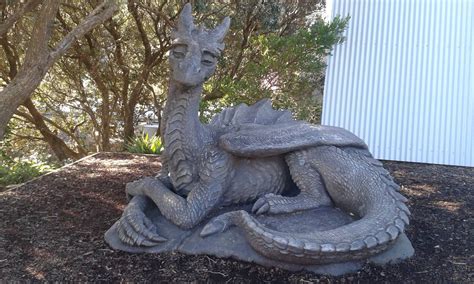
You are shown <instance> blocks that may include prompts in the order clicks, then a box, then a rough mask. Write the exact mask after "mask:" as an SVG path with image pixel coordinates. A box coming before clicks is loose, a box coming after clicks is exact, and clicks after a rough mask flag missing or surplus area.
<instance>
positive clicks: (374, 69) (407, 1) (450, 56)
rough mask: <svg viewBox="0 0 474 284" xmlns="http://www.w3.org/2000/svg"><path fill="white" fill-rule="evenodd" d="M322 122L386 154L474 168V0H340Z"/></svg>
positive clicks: (335, 5)
mask: <svg viewBox="0 0 474 284" xmlns="http://www.w3.org/2000/svg"><path fill="white" fill-rule="evenodd" d="M328 4H329V8H330V15H331V17H334V16H335V15H341V16H345V15H350V16H351V20H350V22H349V28H348V30H347V32H346V37H347V39H346V41H345V42H344V43H343V44H342V45H339V46H337V47H336V48H335V50H334V52H333V56H332V57H330V58H329V61H328V69H327V74H326V85H325V92H324V102H323V115H322V123H323V124H325V125H333V126H340V127H344V128H346V129H348V130H350V131H352V132H353V133H355V134H356V135H358V136H359V137H361V138H363V139H364V140H365V141H366V143H367V144H368V145H369V148H370V150H371V151H372V153H373V154H374V155H375V156H376V157H377V158H379V159H387V160H398V161H412V162H424V163H435V164H448V165H463V166H474V48H473V44H474V0H399V1H396V0H391V1H390V0H350V1H345V0H333V1H329V3H328Z"/></svg>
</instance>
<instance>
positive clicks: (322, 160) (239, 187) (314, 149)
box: [117, 4, 410, 264]
mask: <svg viewBox="0 0 474 284" xmlns="http://www.w3.org/2000/svg"><path fill="white" fill-rule="evenodd" d="M229 25H230V20H229V18H226V19H224V21H223V22H222V23H221V24H220V25H219V26H218V27H216V28H215V29H213V30H207V29H204V28H202V27H197V26H195V25H194V23H193V20H192V15H191V6H190V5H189V4H187V5H186V6H185V7H184V8H183V10H182V12H181V14H180V16H179V20H178V23H177V27H176V29H175V30H174V32H173V33H172V38H173V44H172V48H171V50H170V55H169V61H170V66H171V79H170V86H169V94H168V99H167V105H166V108H165V112H164V125H163V129H162V137H163V138H164V145H165V151H164V153H163V155H162V159H163V167H162V170H161V172H160V174H159V175H158V176H157V177H155V178H151V177H150V178H144V179H141V180H138V181H135V182H132V183H129V184H128V185H127V188H126V191H127V194H128V195H129V197H130V198H131V200H130V203H129V204H128V206H127V207H126V208H125V211H124V213H123V215H122V217H121V219H120V220H119V222H118V229H117V231H118V235H119V238H120V240H121V241H122V242H123V243H126V244H128V245H130V246H155V245H158V244H160V243H163V242H166V241H167V240H166V238H164V237H162V236H160V235H159V228H156V227H155V225H154V224H153V223H152V222H151V221H150V219H148V218H147V216H146V215H145V211H146V210H147V208H152V207H157V208H158V209H159V210H160V212H161V214H162V215H163V216H164V217H165V218H166V219H168V220H169V221H170V222H172V223H174V224H175V225H177V226H179V227H181V228H185V229H191V228H193V227H195V226H196V225H197V224H199V223H200V222H202V221H203V220H205V219H206V217H208V216H209V214H210V213H211V212H212V211H213V210H215V209H216V208H220V207H222V206H227V205H231V204H242V203H248V202H254V204H253V208H252V213H249V212H247V211H244V210H238V211H231V212H228V213H225V214H222V215H219V216H217V217H215V218H213V219H212V220H210V221H209V223H207V225H206V226H205V227H204V229H203V230H202V231H201V236H202V237H206V236H208V235H211V234H216V233H220V232H223V231H225V230H226V229H228V228H229V227H230V226H238V227H239V228H240V229H241V230H242V231H243V233H244V235H245V237H246V239H247V241H248V243H249V244H250V245H251V246H252V248H253V249H254V250H255V251H257V252H258V253H260V254H261V255H264V256H266V257H268V258H270V259H276V260H280V261H284V262H290V263H300V264H321V263H332V262H343V261H349V260H357V259H364V258H367V257H369V256H371V255H373V254H376V253H378V252H381V251H383V250H385V249H387V248H388V247H389V246H390V245H391V244H392V243H394V241H395V240H396V239H397V237H398V236H399V235H400V234H401V233H403V231H404V228H405V225H407V224H408V222H409V217H408V216H409V214H410V212H409V210H408V208H407V206H406V205H405V202H406V198H405V197H403V196H402V195H401V194H400V193H399V192H398V190H399V186H398V185H397V184H395V183H394V182H393V180H392V178H391V177H390V175H389V173H388V172H387V171H386V170H385V169H384V168H383V167H382V164H381V163H380V162H379V161H377V160H375V159H374V158H373V157H372V155H371V154H370V153H369V151H368V150H367V146H366V144H365V143H364V142H363V141H362V140H360V139H359V138H358V137H356V136H355V135H353V134H352V133H350V132H348V131H346V130H344V129H341V128H337V127H328V126H315V125H311V124H308V123H306V122H302V121H297V120H294V119H293V118H292V116H291V113H289V112H288V111H279V110H273V109H272V107H271V103H270V102H269V101H268V100H263V101H260V102H258V103H257V104H255V105H253V106H247V105H244V104H241V105H238V106H236V107H231V108H228V109H225V110H224V111H223V112H222V113H220V114H219V115H217V116H216V117H214V119H213V120H212V121H211V123H210V124H208V125H203V124H201V122H200V121H199V115H198V112H199V103H200V96H201V93H202V86H203V83H204V82H205V81H206V80H207V79H208V78H209V77H210V76H211V75H212V74H213V72H214V71H215V68H216V64H217V59H218V57H219V55H220V53H221V52H222V50H223V47H224V44H223V39H224V36H225V34H226V32H227V30H228V28H229ZM295 186H296V187H297V188H298V189H299V194H297V195H296V196H285V193H286V192H288V191H290V190H291V189H292V188H294V187H295ZM321 206H336V207H338V208H341V209H342V210H344V211H345V212H348V213H350V214H351V215H354V216H355V217H356V218H357V220H355V221H353V222H352V223H349V224H347V225H344V226H340V227H338V228H335V229H331V230H327V231H314V232H308V233H288V232H279V231H276V230H273V229H270V228H268V227H266V226H264V225H263V224H261V223H259V221H258V220H257V219H256V217H255V215H259V214H290V213H293V212H300V211H303V210H309V209H314V208H318V207H321ZM253 214H255V215H253Z"/></svg>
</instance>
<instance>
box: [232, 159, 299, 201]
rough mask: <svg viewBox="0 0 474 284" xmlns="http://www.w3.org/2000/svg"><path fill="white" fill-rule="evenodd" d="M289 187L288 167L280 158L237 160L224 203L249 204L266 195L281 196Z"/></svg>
mask: <svg viewBox="0 0 474 284" xmlns="http://www.w3.org/2000/svg"><path fill="white" fill-rule="evenodd" d="M290 187H291V178H290V174H289V170H288V166H287V165H286V163H285V161H284V159H283V158H282V157H268V158H264V159H262V158H260V159H238V160H236V162H235V172H234V175H233V177H232V179H231V182H230V184H229V190H227V191H226V194H225V196H224V203H225V204H236V203H246V202H251V201H254V200H256V199H257V198H258V197H260V196H263V195H265V194H267V193H275V194H281V193H282V192H284V191H285V190H286V189H288V188H290Z"/></svg>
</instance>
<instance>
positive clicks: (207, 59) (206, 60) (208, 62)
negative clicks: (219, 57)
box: [201, 51, 216, 66]
mask: <svg viewBox="0 0 474 284" xmlns="http://www.w3.org/2000/svg"><path fill="white" fill-rule="evenodd" d="M215 62H216V57H215V56H214V55H213V54H211V53H210V52H207V51H205V52H204V53H203V55H202V59H201V63H202V64H203V65H205V66H212V65H214V64H215Z"/></svg>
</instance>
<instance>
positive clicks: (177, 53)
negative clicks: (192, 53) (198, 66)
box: [171, 44, 187, 59]
mask: <svg viewBox="0 0 474 284" xmlns="http://www.w3.org/2000/svg"><path fill="white" fill-rule="evenodd" d="M186 51H187V46H186V45H184V44H178V45H176V46H174V47H173V49H172V50H171V54H173V56H174V57H175V58H178V59H183V58H184V57H186Z"/></svg>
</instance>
